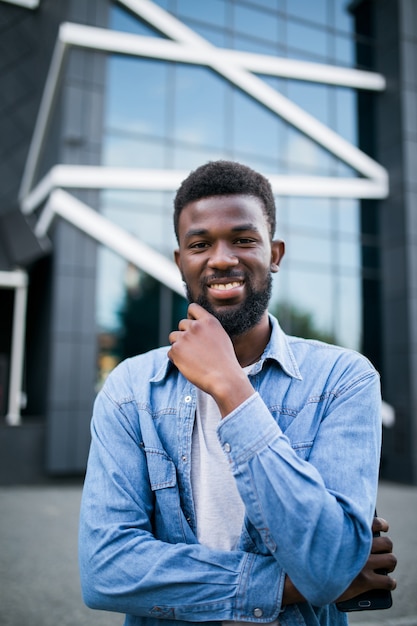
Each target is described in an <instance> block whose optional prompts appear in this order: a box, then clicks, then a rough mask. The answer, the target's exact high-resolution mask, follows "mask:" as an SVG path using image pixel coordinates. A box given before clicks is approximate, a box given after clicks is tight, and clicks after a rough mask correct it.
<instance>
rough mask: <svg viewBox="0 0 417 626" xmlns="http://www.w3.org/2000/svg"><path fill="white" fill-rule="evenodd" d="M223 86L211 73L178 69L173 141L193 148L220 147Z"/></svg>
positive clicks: (221, 81)
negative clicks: (203, 146)
mask: <svg viewBox="0 0 417 626" xmlns="http://www.w3.org/2000/svg"><path fill="white" fill-rule="evenodd" d="M226 89H227V85H226V83H225V81H224V80H222V79H221V78H219V76H218V75H217V74H215V73H214V72H212V71H210V70H208V69H205V68H200V67H186V66H182V65H180V66H178V67H177V68H176V90H175V95H174V98H173V100H174V101H173V102H172V97H171V98H170V105H171V106H172V105H173V106H174V111H175V128H174V135H173V137H174V139H175V140H178V141H179V142H182V143H188V144H193V145H194V146H196V145H198V146H202V145H206V146H216V147H222V146H223V144H224V130H225V129H224V106H225V102H224V101H225V93H226Z"/></svg>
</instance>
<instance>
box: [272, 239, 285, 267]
mask: <svg viewBox="0 0 417 626" xmlns="http://www.w3.org/2000/svg"><path fill="white" fill-rule="evenodd" d="M284 254H285V243H284V242H283V241H282V240H281V239H274V240H273V241H272V242H271V272H272V273H273V274H275V273H276V272H279V264H280V263H281V260H282V258H283V256H284Z"/></svg>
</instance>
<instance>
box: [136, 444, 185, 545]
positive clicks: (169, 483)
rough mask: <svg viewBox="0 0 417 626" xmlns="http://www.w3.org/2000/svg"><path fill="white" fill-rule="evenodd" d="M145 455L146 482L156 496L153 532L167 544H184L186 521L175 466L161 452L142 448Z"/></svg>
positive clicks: (164, 453)
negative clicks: (147, 479) (146, 467)
mask: <svg viewBox="0 0 417 626" xmlns="http://www.w3.org/2000/svg"><path fill="white" fill-rule="evenodd" d="M145 452H146V459H147V464H148V473H149V482H150V485H151V489H152V491H153V493H154V496H155V498H154V510H153V515H152V527H153V533H154V535H155V537H156V538H157V539H160V540H161V541H166V542H167V543H179V542H184V541H186V521H185V518H184V515H183V513H182V510H181V504H180V496H179V490H178V482H177V471H176V467H175V464H174V462H173V461H172V460H171V459H170V458H169V456H168V455H167V454H166V452H164V451H163V450H158V449H149V448H148V449H146V448H145ZM187 526H188V524H187Z"/></svg>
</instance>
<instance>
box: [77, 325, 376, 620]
mask: <svg viewBox="0 0 417 626" xmlns="http://www.w3.org/2000/svg"><path fill="white" fill-rule="evenodd" d="M270 320H271V325H272V334H271V338H270V341H269V344H268V346H267V347H266V349H265V351H264V354H263V356H262V358H261V360H260V361H259V362H258V363H257V364H256V366H254V368H253V370H252V372H251V374H250V380H251V382H252V385H253V387H254V390H255V392H254V394H253V395H252V396H251V397H250V398H249V399H248V400H246V401H245V402H244V403H243V404H241V405H240V406H239V407H237V408H236V409H235V410H234V411H233V412H232V413H230V414H229V415H228V416H226V417H225V418H224V419H223V420H222V421H221V422H220V424H219V427H218V437H219V440H220V443H221V445H222V447H223V450H224V453H225V455H226V456H227V458H228V459H229V462H230V466H231V469H232V471H233V474H234V476H235V479H236V481H237V485H238V488H239V491H240V495H241V497H242V499H243V501H244V504H245V509H246V517H245V522H244V525H243V528H242V533H241V537H240V545H239V546H238V549H237V550H235V551H231V552H225V551H221V550H213V549H211V548H208V547H206V546H203V545H200V544H199V543H198V542H197V539H196V534H195V533H196V520H195V513H194V506H193V494H192V490H191V480H190V453H191V436H192V430H193V423H194V415H195V409H196V393H195V392H196V389H195V387H193V385H191V384H190V383H189V382H188V381H187V380H186V379H185V378H184V377H183V376H182V375H181V374H180V373H179V371H178V370H177V369H176V368H175V366H173V365H172V363H171V362H170V361H169V360H168V358H167V356H166V355H167V350H168V348H160V349H158V350H153V351H151V352H149V353H147V354H143V355H139V356H136V357H134V358H132V359H128V360H126V361H124V362H123V363H121V364H120V365H119V366H118V367H117V368H116V369H115V370H113V372H112V373H111V374H110V376H109V377H108V379H107V381H106V383H105V385H104V387H103V388H102V390H101V391H100V392H99V394H98V396H97V399H96V402H95V406H94V413H93V419H92V425H91V429H92V443H91V449H90V455H89V460H88V469H87V474H86V479H85V485H84V490H83V497H82V504H81V515H80V534H79V559H80V575H81V584H82V591H83V597H84V601H85V602H86V604H87V605H88V606H90V607H91V608H96V609H101V610H110V611H117V612H120V613H125V614H126V620H125V624H126V625H128V626H132V625H140V626H156V625H157V624H158V621H160V620H161V619H163V624H164V626H174V624H175V626H185V624H186V623H187V624H190V623H192V622H195V623H201V622H208V621H210V622H213V621H215V622H216V621H217V622H221V621H223V620H234V621H247V622H258V623H261V624H262V623H267V622H270V621H272V620H274V619H278V620H279V623H280V625H282V626H295V625H297V626H300V625H302V624H307V625H309V626H310V625H316V624H317V625H320V626H339V625H342V624H346V623H347V620H346V616H345V614H343V613H340V612H339V611H338V610H337V609H336V607H335V605H334V604H332V602H333V601H334V600H335V598H337V597H338V596H339V595H340V594H341V593H342V592H343V591H344V590H345V588H347V587H348V585H349V584H350V582H351V581H352V580H353V578H354V577H355V576H356V575H357V574H358V573H359V571H360V570H361V569H362V567H363V565H364V564H365V562H366V560H367V557H368V555H369V552H370V547H371V541H372V535H371V530H370V529H371V523H372V517H373V513H374V508H375V501H376V492H377V481H378V467H379V455H380V446H381V420H380V384H379V376H378V374H377V372H376V371H375V369H374V368H373V367H372V365H371V364H370V363H369V361H368V360H366V359H365V358H364V357H363V356H361V355H359V354H358V353H356V352H354V351H350V350H345V349H342V348H339V347H336V346H331V345H327V344H323V343H320V342H316V341H309V340H305V339H299V338H295V337H288V336H286V335H285V334H284V333H283V332H282V330H281V329H280V327H279V325H278V322H277V320H276V319H275V318H273V317H272V316H271V317H270ZM202 358H203V355H202ZM219 489H221V485H219ZM285 573H287V574H288V575H289V576H290V578H291V579H292V581H293V583H294V585H295V586H296V587H297V589H298V590H299V591H300V592H301V593H302V594H303V596H304V597H305V598H306V599H307V601H306V602H303V603H300V604H296V605H288V606H286V607H281V598H282V593H283V585H284V578H285Z"/></svg>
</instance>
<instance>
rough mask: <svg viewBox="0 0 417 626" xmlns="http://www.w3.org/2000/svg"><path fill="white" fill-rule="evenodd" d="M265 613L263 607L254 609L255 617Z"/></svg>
mask: <svg viewBox="0 0 417 626" xmlns="http://www.w3.org/2000/svg"><path fill="white" fill-rule="evenodd" d="M263 614H264V612H263V611H262V609H253V615H254V617H262V615H263Z"/></svg>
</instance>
